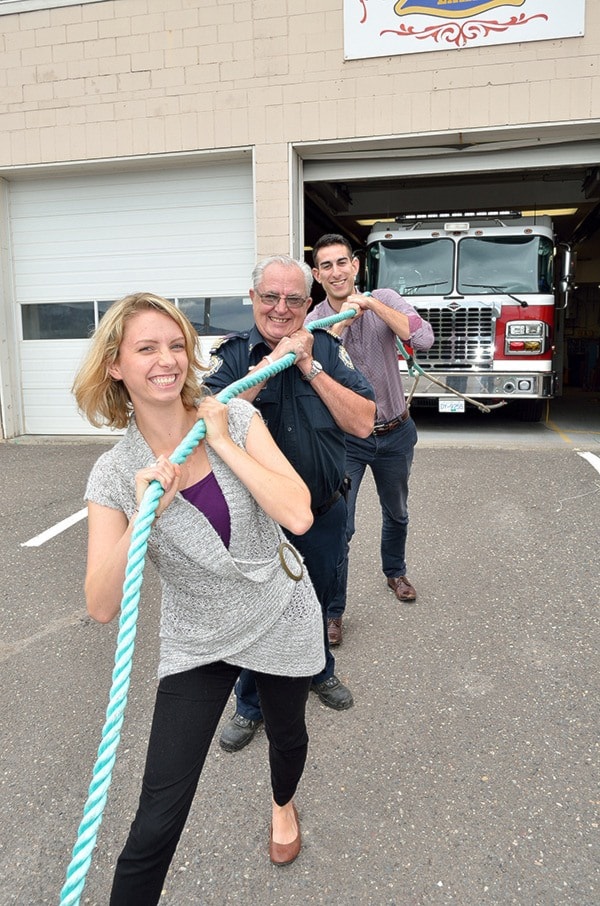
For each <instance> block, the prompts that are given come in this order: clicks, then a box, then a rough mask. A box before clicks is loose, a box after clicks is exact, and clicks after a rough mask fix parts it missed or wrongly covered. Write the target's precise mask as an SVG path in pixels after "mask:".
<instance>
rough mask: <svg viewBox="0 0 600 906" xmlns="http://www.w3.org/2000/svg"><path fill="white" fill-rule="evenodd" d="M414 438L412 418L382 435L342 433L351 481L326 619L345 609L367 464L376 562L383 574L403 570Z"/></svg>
mask: <svg viewBox="0 0 600 906" xmlns="http://www.w3.org/2000/svg"><path fill="white" fill-rule="evenodd" d="M416 442H417V429H416V426H415V423H414V422H413V420H412V418H408V419H407V420H406V421H404V422H402V423H401V424H400V426H399V427H398V428H396V430H395V431H390V433H389V434H384V435H383V436H382V437H375V436H374V435H371V436H370V437H367V438H365V439H362V438H359V437H350V436H348V438H347V442H346V472H347V474H348V475H349V477H350V481H351V486H350V491H349V493H348V522H347V527H346V543H345V545H344V548H343V553H342V557H341V558H340V563H339V567H338V586H337V589H336V593H335V595H334V597H333V599H332V601H331V603H330V605H329V610H328V613H327V615H328V617H329V618H330V619H333V618H337V617H341V616H342V614H343V613H344V611H345V609H346V591H347V585H348V555H349V544H350V540H351V539H352V536H353V535H354V532H355V530H356V524H355V517H356V499H357V497H358V492H359V490H360V485H361V482H362V480H363V477H364V474H365V471H366V468H367V466H369V467H370V469H371V471H372V473H373V478H374V479H375V487H376V488H377V495H378V497H379V503H380V504H381V518H382V524H381V568H382V570H383V573H384V575H386V576H390V577H392V576H405V575H406V537H407V535H408V479H409V477H410V470H411V467H412V462H413V454H414V449H415V444H416Z"/></svg>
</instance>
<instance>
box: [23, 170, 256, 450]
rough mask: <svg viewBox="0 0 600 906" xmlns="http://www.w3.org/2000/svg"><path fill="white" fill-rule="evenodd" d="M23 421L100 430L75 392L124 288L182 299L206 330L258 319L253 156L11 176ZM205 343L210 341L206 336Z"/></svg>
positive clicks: (73, 430) (47, 429)
mask: <svg viewBox="0 0 600 906" xmlns="http://www.w3.org/2000/svg"><path fill="white" fill-rule="evenodd" d="M9 204H10V208H9V218H10V229H11V245H12V254H13V282H14V294H15V295H14V297H15V301H16V305H17V306H18V311H17V318H16V321H17V325H18V330H19V337H18V340H19V352H20V372H21V386H22V393H23V411H24V431H25V433H27V434H97V433H99V432H98V431H96V430H95V429H93V428H91V427H90V426H89V425H88V424H87V422H85V421H84V420H83V419H82V418H81V417H80V416H79V414H78V413H77V410H76V407H75V403H74V401H73V398H72V396H71V393H70V387H71V384H72V381H73V377H74V374H75V372H76V369H77V366H78V364H79V363H80V361H81V358H82V356H83V353H84V352H85V349H86V347H87V342H88V341H87V337H89V334H90V331H91V330H92V329H93V328H94V326H95V324H97V321H98V317H100V316H101V315H102V313H103V312H104V311H105V310H106V308H107V306H108V305H109V304H110V303H111V302H113V301H114V300H115V299H119V298H121V297H122V296H124V295H126V294H128V293H130V292H136V291H140V290H147V291H150V292H155V293H159V294H160V295H163V296H167V297H168V298H171V299H175V300H176V301H177V303H178V304H180V305H181V307H182V308H183V309H184V310H185V311H186V313H187V314H188V316H190V318H191V320H192V321H194V323H195V324H196V326H197V328H198V331H199V333H203V334H212V335H213V336H214V335H215V334H222V333H225V332H227V331H229V330H237V329H243V328H244V327H246V326H248V325H249V324H250V323H251V320H252V318H251V307H250V305H249V304H248V299H247V293H248V287H249V285H250V275H251V272H252V268H253V267H254V263H255V239H254V203H253V183H252V166H251V162H250V161H249V160H248V159H247V158H245V159H244V160H236V161H231V160H229V161H220V162H219V161H214V162H212V163H206V164H202V165H201V166H194V167H179V168H178V169H160V170H149V171H146V172H135V173H132V172H122V173H104V174H99V175H79V176H65V177H62V178H58V179H57V178H52V179H35V180H24V181H22V182H14V183H12V184H11V186H10V192H9ZM206 345H208V343H207V344H206Z"/></svg>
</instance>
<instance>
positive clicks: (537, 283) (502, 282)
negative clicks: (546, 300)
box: [457, 236, 552, 295]
mask: <svg viewBox="0 0 600 906" xmlns="http://www.w3.org/2000/svg"><path fill="white" fill-rule="evenodd" d="M457 289H458V292H459V293H463V294H465V295H467V294H473V293H474V292H476V293H477V294H479V295H483V294H484V293H488V294H498V293H509V294H510V293H551V292H552V242H551V240H550V239H549V238H547V237H545V236H494V237H489V236H486V237H473V238H472V237H466V238H464V239H461V240H460V242H459V245H458V281H457Z"/></svg>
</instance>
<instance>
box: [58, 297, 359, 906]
mask: <svg viewBox="0 0 600 906" xmlns="http://www.w3.org/2000/svg"><path fill="white" fill-rule="evenodd" d="M354 314H355V312H354V311H346V312H344V313H342V314H338V315H332V316H330V317H328V318H322V319H320V320H319V321H313V322H312V323H310V324H308V325H307V330H310V331H313V330H315V328H317V327H329V326H330V325H331V324H335V323H336V322H337V321H342V320H344V319H346V318H349V317H353V315H354ZM295 359H296V356H295V354H294V353H293V352H289V353H287V355H285V356H283V357H282V358H281V359H277V361H276V362H273V363H272V364H270V365H268V366H266V367H265V368H260V369H258V368H257V369H255V370H254V371H252V372H250V373H249V374H247V375H246V376H245V377H243V378H241V379H240V380H239V381H234V382H233V383H232V384H230V385H229V386H228V387H226V388H225V389H224V390H221V392H220V393H218V394H217V399H218V400H219V402H221V403H228V402H229V400H231V399H233V397H235V396H238V395H239V394H240V393H243V392H244V391H245V390H249V389H250V388H251V387H254V386H255V385H256V384H260V383H261V382H262V381H264V380H266V379H267V378H270V377H273V375H275V374H278V373H279V372H280V371H284V370H285V369H286V368H289V366H290V365H292V364H293V363H294V361H295ZM205 435H206V425H205V423H204V421H203V420H202V419H199V420H198V421H197V422H196V424H195V425H194V426H193V428H192V429H191V430H190V431H189V433H188V434H187V435H186V437H184V439H183V440H182V441H181V443H180V444H179V446H178V447H176V449H175V450H174V451H173V453H172V454H171V456H170V457H169V459H170V461H171V462H173V463H175V464H176V465H181V463H183V462H185V460H186V459H187V457H188V456H189V455H190V454H191V453H192V452H193V450H194V449H195V448H196V447H197V446H198V444H199V443H200V441H201V440H202V438H203V437H204V436H205ZM163 493H164V491H163V488H162V487H161V485H160V483H159V482H158V481H152V482H151V483H150V485H149V486H148V488H147V489H146V493H145V494H144V497H143V498H142V502H141V504H140V509H139V513H138V515H137V517H136V520H135V523H134V526H133V532H132V535H131V542H130V545H129V552H128V555H127V565H126V567H125V580H124V583H123V599H122V601H121V613H120V618H119V633H118V636H117V647H116V651H115V665H114V669H113V673H112V680H113V681H112V686H111V690H110V695H109V701H108V706H107V709H106V721H105V723H104V727H103V729H102V739H101V742H100V746H99V748H98V755H97V758H96V764H95V765H94V770H93V775H92V780H91V783H90V787H89V791H88V798H87V800H86V803H85V806H84V809H83V818H82V820H81V823H80V825H79V830H78V832H77V840H76V842H75V846H74V847H73V855H72V858H71V862H70V864H69V867H68V869H67V875H66V881H65V884H64V886H63V889H62V891H61V894H60V906H79V902H80V897H81V894H82V892H83V888H84V885H85V879H86V876H87V872H88V869H89V867H90V865H91V862H92V852H93V849H94V846H95V845H96V838H97V835H98V830H99V828H100V823H101V821H102V815H103V812H104V806H105V805H106V799H107V796H108V788H109V786H110V783H111V778H112V770H113V767H114V764H115V760H116V756H117V748H118V745H119V741H120V738H121V727H122V725H123V719H124V714H125V705H126V704H127V692H128V690H129V680H130V676H131V667H132V661H133V649H134V640H135V634H136V625H137V618H138V605H139V600H140V590H141V587H142V580H143V572H144V562H145V558H146V550H147V547H148V537H149V535H150V529H151V528H152V523H153V522H154V517H155V514H156V510H157V508H158V502H159V500H160V498H161V497H162V495H163Z"/></svg>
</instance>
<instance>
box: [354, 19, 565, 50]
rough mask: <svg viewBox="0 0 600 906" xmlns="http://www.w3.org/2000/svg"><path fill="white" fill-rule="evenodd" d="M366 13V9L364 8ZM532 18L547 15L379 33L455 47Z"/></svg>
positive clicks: (484, 20) (401, 27) (405, 27)
mask: <svg viewBox="0 0 600 906" xmlns="http://www.w3.org/2000/svg"><path fill="white" fill-rule="evenodd" d="M365 15H366V10H365ZM534 19H545V20H546V21H548V16H547V15H546V14H545V13H536V14H535V15H534V16H526V15H525V13H521V14H520V15H519V16H512V17H511V18H510V19H509V20H508V21H507V22H498V21H496V20H493V19H492V20H491V21H490V20H486V19H469V20H468V22H463V23H460V24H459V23H458V22H451V23H447V22H443V23H441V24H440V25H430V26H428V27H427V28H423V29H421V31H418V30H417V29H416V28H415V27H414V26H412V25H401V26H400V27H399V28H397V29H396V28H386V29H384V30H383V31H381V32H380V35H397V36H398V37H399V38H416V39H417V40H418V41H424V40H426V39H427V38H432V39H433V40H434V41H435V42H436V43H438V44H439V43H445V44H455V45H456V46H457V47H464V46H465V45H466V44H467V43H468V42H469V41H474V40H475V38H487V36H488V35H489V34H490V33H492V32H503V31H507V30H508V29H509V28H513V27H514V26H516V25H526V24H527V22H532V21H533V20H534Z"/></svg>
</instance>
